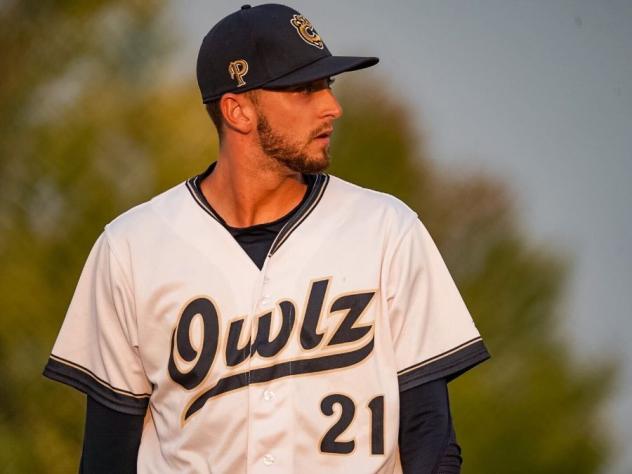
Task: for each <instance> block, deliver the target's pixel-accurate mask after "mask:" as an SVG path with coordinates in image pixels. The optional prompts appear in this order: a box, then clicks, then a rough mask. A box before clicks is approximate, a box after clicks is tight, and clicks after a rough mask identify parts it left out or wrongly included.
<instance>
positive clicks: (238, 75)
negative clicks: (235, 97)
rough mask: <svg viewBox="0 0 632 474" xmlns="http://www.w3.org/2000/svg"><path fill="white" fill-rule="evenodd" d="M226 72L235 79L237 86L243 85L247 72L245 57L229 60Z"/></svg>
mask: <svg viewBox="0 0 632 474" xmlns="http://www.w3.org/2000/svg"><path fill="white" fill-rule="evenodd" d="M228 74H230V78H231V79H235V80H236V81H237V87H241V86H245V85H246V81H244V76H245V75H246V74H248V63H247V62H246V60H245V59H237V60H236V61H231V63H230V64H229V65H228Z"/></svg>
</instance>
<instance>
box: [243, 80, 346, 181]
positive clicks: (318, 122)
mask: <svg viewBox="0 0 632 474" xmlns="http://www.w3.org/2000/svg"><path fill="white" fill-rule="evenodd" d="M332 82H333V81H332V80H330V79H321V80H318V81H313V82H310V83H307V84H302V85H300V86H295V87H292V88H287V89H283V90H274V91H271V90H261V91H258V93H257V95H256V100H255V106H256V108H257V119H258V122H257V134H258V137H259V142H260V145H261V149H262V151H263V152H264V153H265V154H266V155H267V156H268V157H270V158H271V159H272V160H274V161H275V162H276V163H278V164H281V165H282V166H284V167H286V168H288V169H290V170H292V171H296V172H299V173H315V172H318V171H322V170H324V169H326V168H327V166H329V159H330V157H329V142H330V138H331V134H332V132H333V122H334V120H336V119H337V118H338V117H340V116H341V115H342V109H341V107H340V104H338V101H337V100H336V99H335V97H334V96H333V93H332V91H331V87H330V86H331V83H332Z"/></svg>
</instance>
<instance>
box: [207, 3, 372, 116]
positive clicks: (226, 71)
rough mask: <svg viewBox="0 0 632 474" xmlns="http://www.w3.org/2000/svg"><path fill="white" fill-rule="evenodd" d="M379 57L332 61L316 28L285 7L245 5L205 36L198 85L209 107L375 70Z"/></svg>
mask: <svg viewBox="0 0 632 474" xmlns="http://www.w3.org/2000/svg"><path fill="white" fill-rule="evenodd" d="M378 61H379V60H378V58H375V57H358V56H333V55H332V54H331V53H330V52H329V50H328V49H327V46H325V43H324V42H323V40H322V38H321V37H320V36H319V35H318V33H317V32H316V30H315V29H314V26H313V25H312V24H311V23H310V22H309V20H308V19H307V18H305V17H304V16H303V15H301V14H300V13H299V12H297V11H296V10H294V9H292V8H290V7H287V6H285V5H278V4H272V3H269V4H265V5H258V6H255V7H251V6H250V5H244V6H243V7H241V10H238V11H236V12H235V13H232V14H230V15H228V16H227V17H225V18H224V19H223V20H221V21H220V22H219V23H217V24H216V25H215V26H214V27H213V28H212V29H211V31H209V32H208V34H207V35H206V36H205V37H204V40H203V41H202V46H201V47H200V52H199V54H198V59H197V80H198V85H199V86H200V92H201V93H202V101H203V102H204V103H205V104H206V103H208V102H212V101H214V100H216V99H219V98H220V97H221V96H222V94H225V93H227V92H236V93H240V92H245V91H248V90H252V89H258V88H266V89H276V88H283V87H289V86H294V85H298V84H303V83H305V82H310V81H315V80H318V79H323V78H326V77H330V76H335V75H336V74H340V73H342V72H345V71H354V70H357V69H363V68H366V67H369V66H373V65H374V64H376V63H377V62H378Z"/></svg>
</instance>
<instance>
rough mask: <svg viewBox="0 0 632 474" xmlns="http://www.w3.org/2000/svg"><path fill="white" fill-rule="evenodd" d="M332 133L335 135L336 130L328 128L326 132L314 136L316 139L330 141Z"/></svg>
mask: <svg viewBox="0 0 632 474" xmlns="http://www.w3.org/2000/svg"><path fill="white" fill-rule="evenodd" d="M332 133H334V129H333V128H327V129H325V130H322V131H320V132H319V133H318V134H317V135H315V136H314V138H317V139H321V140H327V141H329V139H330V137H331V134H332Z"/></svg>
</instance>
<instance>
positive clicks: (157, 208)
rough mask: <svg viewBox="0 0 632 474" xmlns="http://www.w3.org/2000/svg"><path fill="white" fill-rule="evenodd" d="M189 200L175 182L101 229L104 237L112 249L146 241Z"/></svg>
mask: <svg viewBox="0 0 632 474" xmlns="http://www.w3.org/2000/svg"><path fill="white" fill-rule="evenodd" d="M189 200H190V197H189V195H188V190H187V186H186V183H185V182H183V183H179V184H177V185H176V186H174V187H172V188H170V189H168V190H166V191H164V192H162V193H160V194H158V195H156V196H155V197H153V198H152V199H150V200H148V201H145V202H143V203H141V204H138V205H136V206H134V207H132V208H131V209H129V210H127V211H125V212H124V213H122V214H120V215H119V216H118V217H116V218H115V219H113V220H112V221H111V222H109V223H108V224H107V225H106V226H105V230H104V235H105V237H106V238H107V240H108V242H109V245H110V247H114V248H117V247H120V246H124V245H125V244H126V243H131V242H133V241H143V240H147V239H149V238H151V237H152V236H155V235H156V234H157V233H159V232H161V229H163V228H164V227H165V226H166V225H168V223H169V221H170V219H171V218H175V217H177V215H178V214H179V211H180V210H182V209H183V208H184V207H186V206H187V205H188V204H189Z"/></svg>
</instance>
